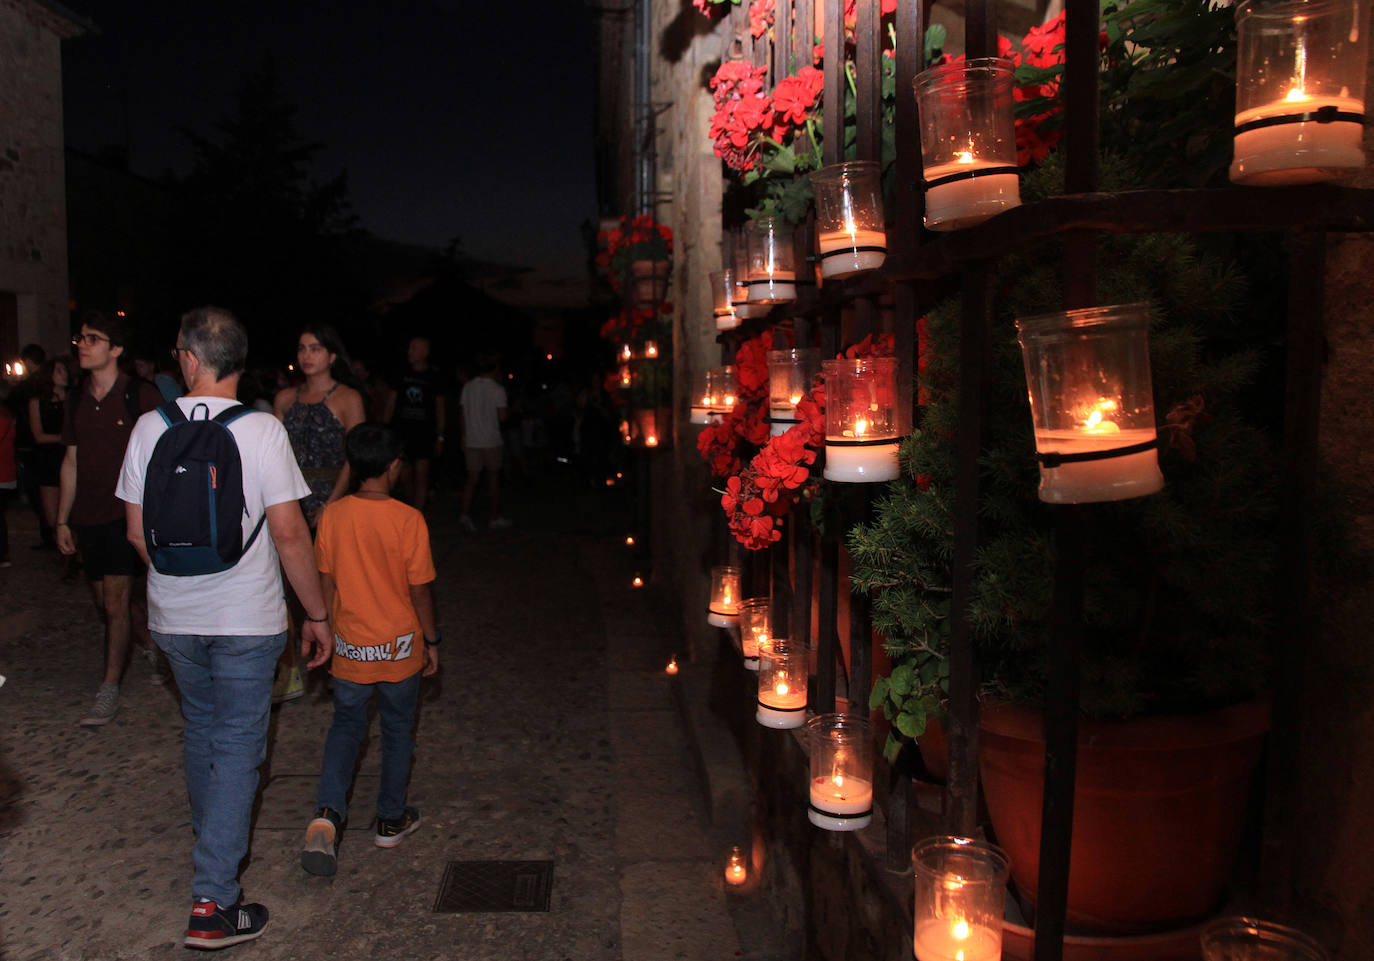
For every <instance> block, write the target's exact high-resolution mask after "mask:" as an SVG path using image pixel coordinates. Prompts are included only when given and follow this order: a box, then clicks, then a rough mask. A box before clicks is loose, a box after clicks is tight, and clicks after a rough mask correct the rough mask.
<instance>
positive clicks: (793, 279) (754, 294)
mask: <svg viewBox="0 0 1374 961" xmlns="http://www.w3.org/2000/svg"><path fill="white" fill-rule="evenodd" d="M796 299H797V273H796V271H794V270H782V269H781V268H775V267H773V266H772V265H771V264H770V265H769V266H768V268H767V269H766V270H765V271H764V272H763V273H762V274H758V275H755V276H753V277H751V278H749V302H750V303H751V304H781V303H785V302H787V301H790V300H796Z"/></svg>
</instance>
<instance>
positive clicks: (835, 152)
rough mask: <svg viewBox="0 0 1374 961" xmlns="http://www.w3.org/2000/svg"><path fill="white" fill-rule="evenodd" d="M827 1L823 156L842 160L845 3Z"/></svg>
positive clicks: (828, 161)
mask: <svg viewBox="0 0 1374 961" xmlns="http://www.w3.org/2000/svg"><path fill="white" fill-rule="evenodd" d="M822 2H824V3H825V65H824V67H823V70H824V72H825V92H824V93H823V94H822V95H821V96H822V101H821V102H822V103H823V104H824V105H825V110H824V111H823V113H822V115H821V159H822V162H823V163H825V164H833V163H839V162H840V160H841V159H842V158H843V157H844V84H845V80H844V54H843V51H844V2H843V0H822Z"/></svg>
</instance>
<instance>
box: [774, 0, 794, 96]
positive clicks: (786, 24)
mask: <svg viewBox="0 0 1374 961" xmlns="http://www.w3.org/2000/svg"><path fill="white" fill-rule="evenodd" d="M791 24H792V0H773V76H772V78H771V79H770V80H769V86H770V87H772V86H776V85H777V83H778V81H779V80H781V79H782V78H783V77H785V76H787V75H788V74H789V73H791V72H792V71H791V70H790V69H788V65H787V61H788V60H789V59H790V55H791V53H792V45H791V44H790V43H788V35H789V34H790V33H791V29H790V28H791Z"/></svg>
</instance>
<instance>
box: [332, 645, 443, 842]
mask: <svg viewBox="0 0 1374 961" xmlns="http://www.w3.org/2000/svg"><path fill="white" fill-rule="evenodd" d="M373 690H376V692H377V720H378V722H379V724H380V726H381V729H382V783H381V786H380V787H379V788H378V789H377V817H379V818H381V819H382V820H385V821H394V820H396V819H397V818H399V817H400V816H401V815H402V814H404V813H405V807H406V781H407V780H409V778H410V756H411V754H412V753H413V752H414V750H415V741H414V739H413V738H412V736H411V735H412V733H413V732H414V730H415V702H416V701H417V700H418V699H419V694H420V674H419V672H418V671H417V672H416V673H414V674H412V675H411V676H410V677H408V678H406V679H405V680H404V681H378V682H377V683H375V684H355V683H354V682H353V681H345V680H342V679H341V678H337V677H336V678H334V723H333V724H331V725H330V726H329V734H328V736H327V737H326V738H325V741H324V761H323V762H322V763H321V765H320V787H319V792H318V793H317V795H316V801H317V804H318V806H319V807H322V808H333V809H334V810H335V811H338V812H339V816H340V817H344V816H346V815H347V814H348V789H349V788H350V787H352V786H353V770H354V767H355V766H356V765H357V763H358V750H359V748H361V747H362V743H363V739H364V738H365V737H367V728H368V723H367V707H368V704H369V703H370V702H371V701H372V692H373Z"/></svg>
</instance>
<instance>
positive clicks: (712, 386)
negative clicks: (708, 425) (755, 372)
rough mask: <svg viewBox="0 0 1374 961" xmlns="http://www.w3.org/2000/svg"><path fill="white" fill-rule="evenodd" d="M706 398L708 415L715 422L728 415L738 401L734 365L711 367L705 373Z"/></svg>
mask: <svg viewBox="0 0 1374 961" xmlns="http://www.w3.org/2000/svg"><path fill="white" fill-rule="evenodd" d="M706 384H707V390H706V396H707V397H708V398H709V400H710V404H709V405H708V406H709V408H710V413H711V414H712V415H713V416H714V418H715V419H716V420H719V419H720V418H721V417H723V416H725V415H726V414H728V413H730V411H731V410H733V409H734V407H735V401H737V400H739V382H738V381H737V380H736V379H735V365H734V364H725V365H724V366H721V367H712V368H711V369H710V370H708V371H707V372H706Z"/></svg>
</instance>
